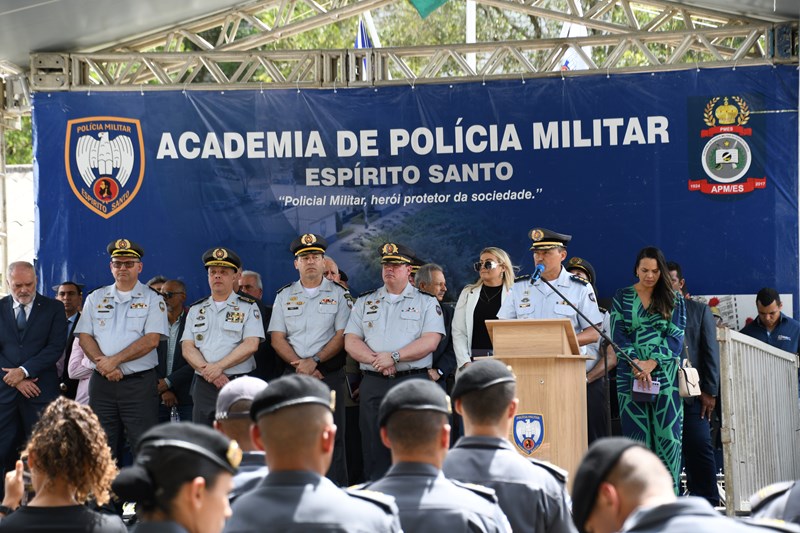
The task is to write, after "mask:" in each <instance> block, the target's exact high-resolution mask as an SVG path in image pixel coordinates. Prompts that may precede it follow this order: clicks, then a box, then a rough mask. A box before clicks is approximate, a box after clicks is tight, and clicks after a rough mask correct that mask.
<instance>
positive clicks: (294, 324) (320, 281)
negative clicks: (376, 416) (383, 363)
mask: <svg viewBox="0 0 800 533" xmlns="http://www.w3.org/2000/svg"><path fill="white" fill-rule="evenodd" d="M327 247H328V243H327V242H326V241H325V239H324V238H323V237H322V236H321V235H315V234H313V233H306V234H304V235H300V236H299V237H297V238H296V239H295V240H294V241H292V244H291V245H290V246H289V249H290V250H291V252H292V253H293V254H294V256H295V260H294V267H295V268H296V269H297V271H298V272H299V273H300V279H299V280H298V281H295V282H292V283H290V284H288V285H285V286H283V287H281V288H280V289H279V290H278V294H277V296H276V297H275V304H274V305H273V308H272V318H271V319H270V321H269V327H268V331H269V333H270V339H271V341H272V347H273V348H274V349H275V351H276V352H277V354H278V355H279V356H280V357H281V358H282V359H283V360H284V361H286V362H287V363H288V364H290V365H291V367H290V368H291V370H290V372H289V373H298V374H306V375H308V376H314V377H317V378H319V379H322V381H324V382H325V384H326V385H328V387H330V389H331V390H333V391H336V408H335V409H334V412H333V421H334V423H335V424H336V427H337V428H338V431H337V433H336V446H335V449H334V452H333V461H332V463H331V469H330V471H329V472H328V478H329V479H331V480H332V481H333V482H335V483H337V484H339V485H347V464H346V461H345V448H344V435H345V405H344V400H345V394H347V390H346V388H345V381H344V379H345V378H344V363H345V353H344V328H345V326H347V319H348V318H349V317H350V308H351V307H352V297H351V296H350V291H348V290H347V289H346V288H345V287H344V286H342V285H340V284H338V283H336V282H335V281H330V280H328V279H325V277H323V273H324V272H325V250H326V249H327Z"/></svg>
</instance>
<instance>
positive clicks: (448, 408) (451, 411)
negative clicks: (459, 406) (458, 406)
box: [445, 394, 453, 414]
mask: <svg viewBox="0 0 800 533" xmlns="http://www.w3.org/2000/svg"><path fill="white" fill-rule="evenodd" d="M445 398H446V399H447V414H452V413H453V405H452V403H451V402H450V395H449V394H448V395H446V396H445Z"/></svg>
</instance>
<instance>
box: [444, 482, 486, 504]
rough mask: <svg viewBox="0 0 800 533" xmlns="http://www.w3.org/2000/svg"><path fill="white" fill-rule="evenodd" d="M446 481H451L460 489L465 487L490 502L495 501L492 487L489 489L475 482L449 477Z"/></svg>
mask: <svg viewBox="0 0 800 533" xmlns="http://www.w3.org/2000/svg"><path fill="white" fill-rule="evenodd" d="M448 481H450V482H452V483H453V485H455V486H457V487H461V488H462V489H467V490H469V491H470V492H474V493H475V494H477V495H478V496H480V497H482V498H484V499H485V500H488V501H490V502H492V503H497V493H496V492H495V491H494V489H490V488H489V487H485V486H483V485H476V484H475V483H464V482H462V481H456V480H455V479H449V478H448Z"/></svg>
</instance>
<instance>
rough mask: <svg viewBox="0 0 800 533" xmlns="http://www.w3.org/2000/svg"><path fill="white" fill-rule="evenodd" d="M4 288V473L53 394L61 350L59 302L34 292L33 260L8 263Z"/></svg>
mask: <svg viewBox="0 0 800 533" xmlns="http://www.w3.org/2000/svg"><path fill="white" fill-rule="evenodd" d="M8 289H9V292H10V293H11V295H10V296H6V297H5V298H3V299H2V300H0V368H1V369H2V375H3V382H2V383H0V459H1V460H2V469H3V473H5V472H6V471H7V470H12V469H13V468H14V461H15V460H16V459H17V451H16V447H17V446H18V445H19V444H21V443H22V442H24V441H25V440H26V439H27V437H28V436H29V435H30V433H31V428H32V427H33V424H34V423H35V422H36V420H37V419H38V418H39V413H40V412H41V411H42V409H44V407H45V406H46V405H47V404H48V403H50V401H52V400H53V399H54V398H55V397H56V396H58V391H59V387H58V373H57V372H56V362H57V361H58V358H59V357H61V355H62V353H64V343H65V342H66V336H67V319H66V316H65V314H64V305H63V304H62V303H61V302H58V301H56V300H52V299H50V298H47V297H45V296H42V295H41V294H38V293H37V292H36V273H35V272H34V269H33V265H31V264H30V263H26V262H22V261H19V262H16V263H11V264H10V265H8Z"/></svg>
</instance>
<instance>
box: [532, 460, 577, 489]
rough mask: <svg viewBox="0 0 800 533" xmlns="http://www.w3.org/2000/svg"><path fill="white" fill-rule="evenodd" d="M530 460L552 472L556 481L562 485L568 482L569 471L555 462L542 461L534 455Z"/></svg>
mask: <svg viewBox="0 0 800 533" xmlns="http://www.w3.org/2000/svg"><path fill="white" fill-rule="evenodd" d="M528 461H530V462H531V463H533V464H535V465H536V466H539V467H541V468H544V469H545V470H547V472H548V473H550V474H551V475H552V476H553V477H554V478H556V481H558V482H559V483H561V484H562V485H566V484H567V478H568V476H569V472H567V471H566V470H564V469H563V468H559V467H557V466H556V465H554V464H553V463H548V462H547V461H540V460H539V459H534V458H533V457H528Z"/></svg>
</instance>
